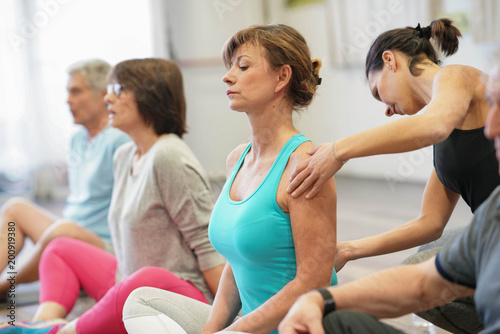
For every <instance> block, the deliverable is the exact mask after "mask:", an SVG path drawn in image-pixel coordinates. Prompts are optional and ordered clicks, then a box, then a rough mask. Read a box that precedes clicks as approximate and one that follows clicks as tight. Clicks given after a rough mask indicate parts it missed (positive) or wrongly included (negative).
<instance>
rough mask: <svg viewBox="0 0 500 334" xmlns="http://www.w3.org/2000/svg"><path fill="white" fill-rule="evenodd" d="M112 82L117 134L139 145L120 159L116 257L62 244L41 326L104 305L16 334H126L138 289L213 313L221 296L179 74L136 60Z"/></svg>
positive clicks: (112, 216)
mask: <svg viewBox="0 0 500 334" xmlns="http://www.w3.org/2000/svg"><path fill="white" fill-rule="evenodd" d="M110 82H111V83H110V84H109V85H108V93H107V95H106V98H105V99H106V102H107V103H108V110H109V113H110V120H111V125H112V126H113V127H116V128H118V129H120V130H122V131H124V132H126V133H127V134H128V135H130V137H131V138H132V142H130V143H127V144H125V145H123V146H122V147H120V149H118V151H117V152H116V154H115V158H114V173H115V186H114V188H113V197H112V201H111V207H110V209H109V219H108V220H109V224H110V228H111V236H112V241H113V246H114V250H115V254H116V257H115V256H113V255H111V254H108V253H106V252H104V251H103V250H101V249H99V248H98V247H94V246H92V245H89V244H87V243H83V242H80V241H79V240H74V239H68V238H58V239H56V240H54V241H52V242H51V243H50V244H49V246H48V247H47V249H46V250H45V252H44V253H43V255H42V259H41V261H40V305H39V308H38V310H37V313H36V314H35V317H34V321H41V320H46V321H47V320H50V319H58V318H64V317H65V316H66V315H67V314H68V313H69V312H70V311H71V309H72V307H73V305H74V303H75V301H76V298H77V297H78V293H79V291H80V289H81V288H83V290H85V291H86V292H87V294H88V295H89V296H91V297H92V298H94V299H95V300H96V301H97V304H96V305H95V306H93V307H92V308H91V309H90V310H88V311H87V312H85V313H84V314H83V315H82V316H81V317H79V318H78V319H76V320H74V321H72V322H71V323H69V324H66V325H64V324H62V322H61V321H59V324H55V325H53V322H52V321H47V322H42V323H41V324H40V323H35V324H33V323H16V324H15V325H16V327H12V326H10V325H8V324H7V325H5V328H6V331H10V332H9V333H25V332H26V331H27V330H28V329H29V330H31V331H30V333H46V332H49V333H126V330H125V327H124V325H123V322H122V308H123V304H124V303H125V300H126V299H127V297H128V295H129V294H130V292H132V291H133V290H134V289H136V288H138V287H141V286H151V287H157V288H160V289H164V290H168V291H173V292H175V293H179V294H182V295H185V296H188V297H190V298H193V299H196V300H198V301H200V302H203V303H207V302H210V301H212V299H213V295H214V294H215V292H216V289H217V286H218V283H219V279H220V275H221V273H222V269H223V264H224V263H225V260H224V258H223V257H222V256H221V255H219V254H218V253H217V252H216V251H215V250H214V248H213V247H212V245H211V244H210V241H209V239H208V222H209V219H210V215H211V212H212V207H213V199H212V195H211V192H210V187H209V183H208V179H207V177H206V175H205V172H204V170H203V168H202V167H201V165H200V163H199V162H198V160H197V159H196V157H195V156H194V154H193V153H192V152H191V150H190V149H189V147H188V146H187V145H186V144H185V143H184V141H183V140H182V139H181V137H182V135H183V134H184V133H185V132H186V123H185V119H186V112H185V109H186V103H185V99H184V88H183V80H182V74H181V72H180V69H179V67H178V66H177V65H176V64H175V63H174V62H172V61H168V60H162V59H132V60H127V61H124V62H121V63H119V64H118V65H116V66H115V67H114V68H113V70H112V71H111V73H110ZM117 282H118V283H117ZM9 326H10V327H9ZM23 327H24V328H23ZM26 327H28V328H26ZM30 327H37V328H30ZM38 327H42V328H38ZM16 330H17V331H18V332H17V331H16ZM0 332H1V330H0Z"/></svg>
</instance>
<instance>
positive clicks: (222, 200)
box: [208, 134, 337, 315]
mask: <svg viewBox="0 0 500 334" xmlns="http://www.w3.org/2000/svg"><path fill="white" fill-rule="evenodd" d="M306 141H309V139H307V138H306V137H305V136H304V135H302V134H297V135H295V136H293V137H292V138H290V140H289V141H288V142H287V143H286V144H285V146H284V147H283V148H282V149H281V152H280V153H279V155H278V157H277V158H276V160H275V161H274V163H273V165H272V167H271V169H270V170H269V172H268V173H267V175H266V177H265V178H264V180H263V181H262V183H261V184H260V185H259V187H258V188H257V189H256V190H255V191H254V192H253V193H252V194H251V195H250V196H248V197H247V198H246V199H245V200H243V201H233V200H232V199H231V198H230V196H229V190H230V189H231V185H232V184H233V181H234V178H235V176H236V174H237V173H238V171H239V169H240V167H241V165H242V164H243V160H244V159H245V156H246V155H247V153H248V151H249V150H250V147H251V146H252V144H251V143H250V144H249V145H248V147H247V148H246V149H245V151H244V152H243V154H242V155H241V157H240V159H239V160H238V162H237V163H236V165H235V166H234V168H233V171H232V172H231V174H230V175H229V177H228V178H227V181H226V183H225V185H224V187H223V189H222V191H221V194H220V196H219V199H218V200H217V203H216V204H215V206H214V209H213V212H212V217H211V219H210V224H209V227H208V235H209V237H210V241H211V242H212V244H213V246H214V248H215V249H216V250H217V251H218V252H219V253H220V254H222V255H223V256H224V257H225V258H226V259H227V261H228V262H229V264H230V265H231V268H232V269H233V274H234V278H235V281H236V285H237V287H238V291H239V293H240V299H241V303H242V314H243V315H245V314H248V313H250V312H252V311H253V310H255V309H256V308H258V307H259V306H260V305H262V304H263V303H264V302H265V301H267V300H268V299H269V298H271V297H272V296H273V295H275V294H276V293H277V292H278V291H280V290H281V289H282V288H283V287H284V286H285V285H286V284H287V283H289V282H290V281H291V280H293V279H294V278H295V274H296V271H297V261H296V259H295V246H294V243H293V235H292V227H291V224H290V216H289V215H287V214H286V213H285V212H283V210H281V208H280V207H279V205H278V203H277V202H276V194H277V191H278V184H279V182H280V179H281V176H282V174H283V171H284V170H285V167H286V165H287V163H288V159H289V158H290V154H291V153H292V152H293V151H295V149H297V147H299V146H300V145H301V144H302V143H304V142H306ZM332 252H335V249H332ZM336 284H337V275H336V273H335V271H334V272H333V275H332V279H331V285H336Z"/></svg>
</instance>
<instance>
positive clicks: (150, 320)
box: [123, 287, 212, 334]
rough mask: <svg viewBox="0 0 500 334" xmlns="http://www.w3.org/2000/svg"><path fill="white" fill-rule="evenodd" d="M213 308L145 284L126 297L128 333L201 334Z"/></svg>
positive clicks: (125, 319)
mask: <svg viewBox="0 0 500 334" xmlns="http://www.w3.org/2000/svg"><path fill="white" fill-rule="evenodd" d="M211 308H212V306H210V305H208V304H204V303H202V302H199V301H197V300H194V299H191V298H189V297H185V296H182V295H179V294H176V293H173V292H169V291H165V290H161V289H156V288H151V287H142V288H138V289H136V290H134V291H133V292H132V293H131V294H130V295H129V297H128V298H127V301H126V302H125V306H124V307H123V322H124V324H125V328H126V329H127V332H128V333H129V334H135V333H148V334H156V333H169V334H184V333H187V334H199V333H201V330H202V329H203V326H204V324H205V322H206V321H207V318H208V315H209V313H210V310H211Z"/></svg>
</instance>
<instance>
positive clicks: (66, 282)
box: [39, 237, 207, 334]
mask: <svg viewBox="0 0 500 334" xmlns="http://www.w3.org/2000/svg"><path fill="white" fill-rule="evenodd" d="M116 267H117V262H116V258H115V257H114V256H113V255H111V254H109V253H107V252H105V251H103V250H101V249H100V248H97V247H94V246H92V245H90V244H88V243H85V242H83V241H80V240H76V239H71V238H65V237H61V238H57V239H55V240H53V241H52V242H51V243H50V244H49V245H48V246H47V248H46V249H45V251H44V252H43V255H42V258H41V260H40V269H39V271H40V303H44V302H56V303H58V304H60V305H62V306H63V307H64V308H65V309H66V311H67V312H68V313H69V312H70V311H71V309H72V308H73V306H74V305H75V302H76V299H77V298H78V295H79V293H80V288H83V289H84V290H85V292H86V293H87V294H88V295H89V296H90V297H92V298H94V299H95V300H96V301H97V304H96V305H94V307H92V308H91V309H90V310H88V311H87V312H85V313H84V314H83V315H82V316H81V317H80V318H78V323H77V326H76V331H77V333H78V334H83V333H127V331H126V330H125V326H124V325H123V321H122V310H123V305H124V304H125V300H126V299H127V297H128V295H129V294H130V293H131V292H132V291H133V290H135V289H136V288H139V287H143V286H150V287H155V288H159V289H164V290H168V291H172V292H175V293H178V294H181V295H184V296H188V297H191V298H193V299H196V300H199V301H202V302H205V303H206V302H207V300H206V299H205V297H204V296H203V294H202V293H201V292H200V291H199V290H198V289H197V288H196V287H195V286H194V285H192V284H191V283H189V282H187V281H184V280H183V279H181V278H179V277H177V276H175V275H174V274H172V273H171V272H169V271H168V270H165V269H163V268H157V267H144V268H141V269H139V270H137V271H136V272H135V273H133V274H132V275H130V276H129V277H127V278H126V279H124V280H123V281H121V282H119V283H115V276H116Z"/></svg>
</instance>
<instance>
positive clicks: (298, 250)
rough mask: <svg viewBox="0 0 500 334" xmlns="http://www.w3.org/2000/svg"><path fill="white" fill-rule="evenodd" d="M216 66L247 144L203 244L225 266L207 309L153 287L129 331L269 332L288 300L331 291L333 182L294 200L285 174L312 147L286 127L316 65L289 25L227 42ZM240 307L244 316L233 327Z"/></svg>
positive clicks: (313, 82)
mask: <svg viewBox="0 0 500 334" xmlns="http://www.w3.org/2000/svg"><path fill="white" fill-rule="evenodd" d="M223 58H224V62H225V64H226V66H227V67H228V69H229V71H228V72H227V74H226V75H225V76H224V78H223V81H224V82H225V83H226V84H227V86H228V89H227V92H226V93H227V95H228V98H229V106H230V108H231V109H232V110H235V111H238V112H241V113H245V114H246V115H247V117H248V120H249V122H250V130H251V137H252V142H251V143H250V144H247V145H241V146H239V147H237V148H236V149H235V150H234V151H233V152H232V153H231V154H230V155H229V157H228V159H227V164H226V170H227V174H228V178H227V182H226V184H225V186H224V188H223V189H222V192H221V195H220V196H219V199H218V200H217V203H216V205H215V207H214V211H213V214H212V217H211V220H210V228H209V236H210V240H211V242H212V243H213V245H214V247H215V249H216V250H218V251H219V252H220V253H221V254H222V255H224V256H225V257H226V258H227V260H228V263H227V264H226V266H225V268H224V272H223V274H222V278H221V283H220V285H219V289H218V292H217V295H216V297H215V301H214V304H213V307H210V306H209V305H206V304H202V303H199V302H197V301H196V300H193V299H188V298H185V297H184V296H179V295H178V294H174V293H171V292H168V291H163V290H159V289H154V288H149V287H148V288H140V289H137V290H136V291H134V292H133V293H132V294H131V295H130V296H129V298H128V300H127V303H126V306H125V307H124V313H123V319H124V322H125V326H126V328H127V331H128V332H129V333H147V332H152V333H171V330H172V327H170V326H173V329H177V330H179V333H186V332H187V333H214V332H217V331H222V330H227V331H241V332H247V333H271V332H275V331H276V329H277V327H278V324H279V322H280V321H281V319H282V318H283V317H284V315H285V314H286V312H287V310H288V308H289V307H290V306H291V305H292V303H293V302H294V301H295V299H296V298H297V297H298V296H299V295H300V294H302V293H303V292H304V291H307V290H308V289H311V288H314V287H319V286H321V285H322V284H323V285H327V284H336V283H337V276H336V274H335V271H334V270H333V262H334V253H333V252H331V251H330V250H331V249H335V243H336V190H335V181H334V179H333V178H331V179H330V180H329V181H328V182H327V185H326V186H325V187H323V188H322V189H321V191H320V193H319V194H318V195H317V196H316V197H314V199H312V200H307V199H306V198H305V197H304V196H302V197H299V198H295V199H294V198H292V196H290V195H289V194H287V192H286V191H285V188H286V186H287V184H288V182H289V181H288V180H289V177H290V173H291V171H292V170H293V169H294V168H295V166H296V165H297V164H298V163H300V162H301V161H304V160H305V159H306V158H307V156H308V154H307V153H306V152H307V150H309V149H311V148H312V147H314V145H313V144H312V143H311V142H310V141H309V140H308V139H307V138H306V137H305V136H304V135H302V134H300V133H299V131H298V130H297V129H296V128H295V126H294V124H293V117H292V114H293V111H294V109H299V108H303V107H306V106H308V105H309V104H310V102H311V101H312V99H313V97H314V94H315V92H316V86H317V84H318V83H319V81H320V79H319V78H318V72H319V68H320V66H321V64H320V62H319V60H311V56H310V53H309V48H308V46H307V44H306V41H305V40H304V38H303V37H302V36H301V35H300V34H299V33H298V32H297V31H296V30H295V29H293V28H291V27H289V26H286V25H281V24H280V25H266V26H252V27H249V28H247V29H244V30H242V31H239V32H237V33H236V34H234V35H233V36H232V37H231V38H230V39H229V40H228V42H227V43H226V45H225V47H224V52H223ZM240 309H241V310H242V316H241V317H240V318H237V319H236V316H237V314H238V313H239V311H240Z"/></svg>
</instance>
